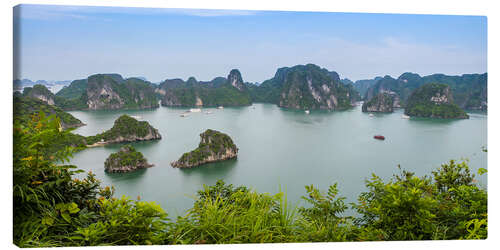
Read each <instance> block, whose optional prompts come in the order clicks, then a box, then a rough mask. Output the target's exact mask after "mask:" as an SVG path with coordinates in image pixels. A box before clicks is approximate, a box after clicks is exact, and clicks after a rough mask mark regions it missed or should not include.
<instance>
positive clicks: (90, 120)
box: [70, 104, 487, 216]
mask: <svg viewBox="0 0 500 250" xmlns="http://www.w3.org/2000/svg"><path fill="white" fill-rule="evenodd" d="M186 110H187V109H185V108H167V107H160V108H158V109H154V110H137V111H131V110H130V111H129V110H127V111H123V110H120V111H73V112H70V113H71V114H72V115H74V116H75V117H77V118H78V119H80V120H81V121H82V122H84V123H85V124H87V125H86V126H83V127H80V128H78V129H76V130H75V131H74V132H75V133H78V134H81V135H85V136H88V135H95V134H97V133H101V132H103V131H105V130H108V129H110V128H111V127H112V126H113V122H114V121H115V119H117V118H118V117H119V116H120V115H122V114H128V115H133V116H140V118H141V119H140V120H144V121H148V122H149V123H150V124H151V125H152V126H154V127H155V128H157V129H158V130H159V132H160V134H161V135H162V139H161V140H158V141H148V142H136V143H132V145H133V146H134V147H136V149H137V150H139V151H140V152H142V153H143V154H144V156H145V157H146V158H147V159H148V161H149V162H150V163H152V164H154V165H155V166H154V167H152V168H149V169H145V170H139V171H136V172H131V173H123V174H107V173H105V172H104V161H105V160H106V158H107V157H108V156H109V155H110V154H111V153H114V152H117V151H118V150H119V148H120V147H121V146H122V144H115V145H106V146H104V147H96V148H89V149H86V150H84V151H81V152H78V153H76V154H75V155H74V157H73V159H72V160H71V162H70V163H71V164H74V165H77V166H78V167H79V168H80V169H83V170H86V171H92V172H93V173H95V174H96V175H97V177H98V178H99V179H100V180H101V181H102V183H103V184H104V185H113V186H114V187H115V188H116V194H115V196H117V197H121V196H122V195H126V196H129V197H131V198H133V199H136V197H137V196H140V197H141V200H146V201H156V202H157V203H158V204H160V205H161V206H162V207H163V208H164V209H165V210H166V211H167V212H168V213H169V215H170V216H177V215H183V214H184V213H185V211H186V210H187V209H188V208H190V207H192V205H193V202H194V197H195V194H196V191H197V190H199V189H201V188H202V187H203V184H207V185H213V184H215V183H216V181H217V180H218V179H223V180H224V181H225V182H226V183H231V184H234V185H235V186H238V185H245V186H247V187H250V188H253V189H254V190H256V191H258V192H266V193H271V194H275V193H277V192H279V190H280V189H281V190H283V191H286V193H287V196H288V199H289V201H291V202H292V203H293V204H298V205H303V204H304V202H302V201H301V198H300V197H301V196H303V195H305V194H306V192H305V188H304V186H305V185H310V184H314V185H315V186H316V187H319V188H321V189H322V190H323V191H326V190H327V188H328V186H329V185H331V184H333V183H338V187H339V190H340V195H342V196H345V197H347V202H355V201H356V199H357V197H358V195H359V194H360V193H361V192H363V191H366V190H367V189H366V187H365V180H367V179H368V178H370V177H371V174H372V173H375V174H377V175H378V176H380V177H382V178H383V179H385V180H388V179H389V178H391V177H392V176H393V174H397V173H399V170H398V168H397V166H398V164H399V165H401V168H402V169H406V170H409V171H413V172H415V173H416V174H417V175H419V176H422V175H431V171H432V170H434V169H436V168H437V167H439V166H440V165H441V164H442V163H445V162H447V161H449V160H450V159H456V160H460V159H463V158H467V159H469V160H470V166H471V168H472V170H473V172H474V173H477V169H478V168H487V153H484V152H482V150H481V149H482V147H486V146H487V115H486V113H481V112H477V113H469V115H470V119H467V120H441V119H422V118H421V119H415V118H412V119H402V114H403V110H396V111H395V112H394V113H391V114H375V115H374V116H373V117H370V116H369V115H368V114H367V113H362V112H361V107H360V106H357V107H355V108H352V109H350V110H347V111H334V112H327V111H311V113H310V114H309V115H308V114H305V113H304V112H303V111H293V110H286V109H282V108H279V107H277V106H276V105H272V104H254V105H253V106H249V107H237V108H224V109H215V108H204V109H202V112H200V113H190V114H189V115H188V116H187V117H180V114H181V113H182V112H184V111H186ZM205 111H211V112H212V113H211V114H206V113H205ZM206 129H215V130H218V131H221V132H223V133H226V134H228V135H230V136H231V138H232V139H233V141H234V142H235V144H236V145H237V146H238V148H239V152H238V159H236V160H229V161H225V162H219V163H212V164H207V165H204V166H200V167H198V168H193V169H178V168H172V167H171V166H170V162H172V161H174V160H177V159H178V158H179V157H180V156H181V155H182V154H183V153H185V152H188V151H191V150H193V149H195V148H196V147H197V146H198V143H199V142H200V137H199V134H200V133H202V132H203V131H205V130H206ZM378 134H380V135H384V136H385V138H386V139H385V140H384V141H380V140H375V139H373V136H374V135H378ZM476 178H477V179H478V181H479V182H480V184H481V185H483V186H486V185H487V178H486V176H477V177H476Z"/></svg>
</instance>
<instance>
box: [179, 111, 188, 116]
mask: <svg viewBox="0 0 500 250" xmlns="http://www.w3.org/2000/svg"><path fill="white" fill-rule="evenodd" d="M187 116H188V112H184V113H182V114H181V115H180V117H187Z"/></svg>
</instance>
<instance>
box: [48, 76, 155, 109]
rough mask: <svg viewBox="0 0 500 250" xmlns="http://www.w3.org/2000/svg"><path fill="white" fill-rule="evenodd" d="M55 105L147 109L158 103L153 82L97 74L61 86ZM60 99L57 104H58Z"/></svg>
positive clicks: (69, 107)
mask: <svg viewBox="0 0 500 250" xmlns="http://www.w3.org/2000/svg"><path fill="white" fill-rule="evenodd" d="M56 97H58V98H59V99H56V105H59V106H61V107H62V108H64V109H68V110H81V109H89V110H103V109H106V110H109V109H148V108H157V107H159V104H158V98H157V97H156V93H155V88H154V86H153V85H152V84H151V83H150V82H147V81H144V80H142V79H140V78H128V79H123V78H122V76H121V75H118V74H97V75H92V76H89V77H88V78H87V79H82V80H75V81H73V82H72V83H71V84H70V85H69V86H68V87H65V88H63V89H61V90H60V91H59V92H58V93H57V94H56ZM58 101H59V104H57V103H58Z"/></svg>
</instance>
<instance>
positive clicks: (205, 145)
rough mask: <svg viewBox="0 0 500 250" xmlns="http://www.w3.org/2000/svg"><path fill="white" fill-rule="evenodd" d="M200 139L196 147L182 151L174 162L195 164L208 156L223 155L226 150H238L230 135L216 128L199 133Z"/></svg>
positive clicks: (198, 163)
mask: <svg viewBox="0 0 500 250" xmlns="http://www.w3.org/2000/svg"><path fill="white" fill-rule="evenodd" d="M200 137H201V141H200V144H199V145H198V148H196V149H194V150H192V151H191V152H188V153H184V154H183V155H182V156H181V158H180V159H179V160H178V161H177V162H176V164H180V166H188V165H189V166H197V165H200V164H201V163H204V161H206V160H207V158H208V157H210V156H212V157H219V158H220V157H223V156H224V154H225V153H226V151H227V150H230V151H232V152H238V148H237V147H236V145H235V144H234V143H233V140H232V139H231V137H229V136H228V135H227V134H224V133H221V132H219V131H216V130H212V129H207V130H206V131H205V132H203V133H201V134H200Z"/></svg>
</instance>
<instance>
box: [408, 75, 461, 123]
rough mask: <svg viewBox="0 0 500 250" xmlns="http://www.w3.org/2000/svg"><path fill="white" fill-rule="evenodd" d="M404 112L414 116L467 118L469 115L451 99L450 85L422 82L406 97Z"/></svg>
mask: <svg viewBox="0 0 500 250" xmlns="http://www.w3.org/2000/svg"><path fill="white" fill-rule="evenodd" d="M405 114H406V115H409V116H416V117H432V118H447V119H456V118H460V119H467V118H469V116H468V115H467V113H465V112H464V111H463V110H462V109H461V108H460V107H458V105H456V104H455V103H454V101H453V95H452V91H451V88H450V86H448V85H446V84H436V83H430V84H424V85H422V86H420V87H419V88H418V89H416V90H415V91H414V92H413V93H412V94H411V95H410V97H409V98H408V103H407V105H406V108H405Z"/></svg>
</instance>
